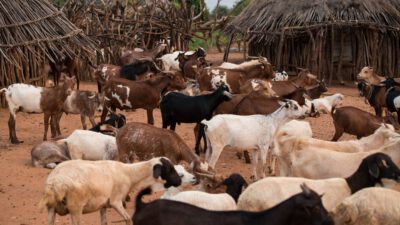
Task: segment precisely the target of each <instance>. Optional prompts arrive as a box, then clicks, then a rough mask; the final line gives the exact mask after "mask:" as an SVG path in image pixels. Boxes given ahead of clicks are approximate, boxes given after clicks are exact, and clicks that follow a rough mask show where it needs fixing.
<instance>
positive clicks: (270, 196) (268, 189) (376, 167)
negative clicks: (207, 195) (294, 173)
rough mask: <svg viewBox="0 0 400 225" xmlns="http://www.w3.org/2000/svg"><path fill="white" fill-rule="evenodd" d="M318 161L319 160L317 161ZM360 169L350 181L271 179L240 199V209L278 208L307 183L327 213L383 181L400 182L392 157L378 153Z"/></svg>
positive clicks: (252, 186)
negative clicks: (350, 197) (361, 191)
mask: <svg viewBox="0 0 400 225" xmlns="http://www.w3.org/2000/svg"><path fill="white" fill-rule="evenodd" d="M316 160H318V159H316ZM357 166H358V169H357V170H355V171H353V174H352V175H351V176H349V177H347V178H330V179H322V180H313V179H306V178H301V177H268V178H264V179H262V180H260V181H257V182H255V183H253V184H251V185H250V186H249V187H248V188H247V189H246V190H245V191H244V192H243V193H242V194H241V195H240V197H239V200H238V209H241V210H249V211H261V210H265V209H268V208H271V207H273V206H275V205H276V204H278V203H280V202H281V201H283V200H285V199H287V198H289V197H290V196H292V195H294V194H296V193H298V192H299V185H301V184H303V183H305V184H306V185H307V186H309V187H310V188H312V189H313V190H315V191H316V192H317V193H319V194H323V196H322V202H323V204H324V206H325V208H326V209H327V210H331V209H333V208H334V207H335V206H337V205H338V204H339V203H340V202H341V201H342V200H343V199H344V198H346V197H347V196H350V195H351V194H353V193H355V192H357V191H359V190H361V189H362V188H366V187H373V186H375V185H376V184H379V183H380V182H381V180H383V179H393V180H396V181H400V169H399V168H398V167H397V166H396V164H394V162H393V161H392V160H391V158H390V157H389V156H388V155H385V154H382V153H376V154H373V155H370V156H368V157H366V158H365V159H363V160H362V162H361V163H360V164H357Z"/></svg>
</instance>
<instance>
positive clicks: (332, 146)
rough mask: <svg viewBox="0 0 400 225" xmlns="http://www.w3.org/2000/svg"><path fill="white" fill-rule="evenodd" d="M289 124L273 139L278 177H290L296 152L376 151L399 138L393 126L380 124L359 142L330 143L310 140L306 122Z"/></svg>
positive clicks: (308, 127)
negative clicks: (373, 131) (309, 150)
mask: <svg viewBox="0 0 400 225" xmlns="http://www.w3.org/2000/svg"><path fill="white" fill-rule="evenodd" d="M291 123H292V121H291V122H289V123H286V124H285V125H283V126H282V127H281V128H280V129H279V130H278V131H277V132H276V134H275V138H274V149H273V152H274V155H275V156H276V157H277V158H278V161H279V170H280V176H291V174H292V170H291V165H292V159H293V158H292V154H296V152H298V151H302V150H307V149H316V148H322V149H327V150H332V151H338V152H364V151H371V150H376V149H378V148H380V147H381V146H384V145H387V144H389V143H391V142H392V141H393V140H394V139H396V138H398V137H400V135H399V134H397V133H396V132H394V128H393V126H387V125H383V124H382V126H381V127H379V128H378V129H377V130H376V131H375V133H374V134H372V135H370V136H368V137H364V138H362V139H360V140H350V141H340V142H331V141H325V140H319V139H315V138H312V135H311V134H312V133H311V127H310V125H309V124H308V122H303V124H300V123H299V124H291ZM299 154H301V152H300V153H299Z"/></svg>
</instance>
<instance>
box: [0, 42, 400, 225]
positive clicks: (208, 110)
mask: <svg viewBox="0 0 400 225" xmlns="http://www.w3.org/2000/svg"><path fill="white" fill-rule="evenodd" d="M165 48H166V46H165V45H163V44H161V45H159V46H157V47H156V48H155V49H153V50H151V51H148V52H146V51H144V52H135V51H127V52H125V53H124V54H123V55H122V56H121V66H116V65H109V64H102V65H99V66H97V68H96V69H95V71H94V74H95V75H94V76H95V78H96V80H97V83H98V91H99V93H96V92H91V91H82V90H73V88H74V85H75V82H76V81H75V78H74V77H72V78H70V77H67V76H64V77H62V80H63V81H62V82H61V83H62V84H60V86H54V87H35V86H32V85H26V84H12V85H10V86H9V87H7V88H3V89H1V90H0V93H2V92H4V93H5V97H6V100H7V103H8V107H9V110H10V118H9V122H8V126H9V136H10V141H11V142H12V143H14V144H18V143H21V142H22V141H20V140H19V139H18V138H17V135H16V115H17V112H19V111H23V112H31V113H43V114H44V126H45V130H44V136H43V140H44V142H42V143H39V144H37V145H36V146H34V147H33V149H32V151H31V158H32V165H33V166H35V167H47V168H51V169H53V171H52V172H51V173H50V174H49V176H48V177H47V180H46V183H45V189H44V195H43V198H42V200H41V202H40V204H39V205H40V206H41V207H42V208H46V209H47V210H48V224H54V223H55V215H56V214H58V215H66V214H70V215H71V220H72V224H74V225H77V224H80V218H81V216H82V214H85V213H90V212H94V211H100V218H101V224H102V225H104V224H107V218H106V208H109V207H112V208H114V209H115V210H116V211H117V212H118V213H119V214H120V215H121V216H122V217H123V219H124V221H125V222H126V224H132V223H134V224H137V225H169V224H174V225H180V224H182V225H207V224H209V225H211V224H215V225H224V224H226V225H236V224H237V225H255V224H271V225H295V224H296V225H303V224H304V225H306V224H307V225H310V224H321V225H330V224H339V225H340V224H358V225H368V224H371V225H372V224H373V225H377V224H382V225H383V224H385V225H388V224H393V225H395V224H396V225H398V224H400V204H399V201H400V193H399V192H397V191H395V190H391V189H389V188H379V187H374V186H376V185H381V186H387V185H390V184H391V183H395V182H400V169H399V168H398V166H397V165H396V163H398V162H400V152H399V149H398V148H399V146H400V135H399V134H398V133H396V132H395V129H394V127H396V128H397V127H398V121H396V120H394V119H393V118H392V117H391V116H390V115H391V114H390V113H386V114H387V116H386V117H382V108H383V107H386V108H388V109H389V110H390V111H392V112H393V111H396V112H397V110H398V109H399V108H400V98H399V97H398V96H400V91H398V90H397V89H396V87H395V85H396V81H395V80H393V79H391V78H384V77H380V76H378V75H377V74H376V73H374V71H373V69H372V68H370V67H365V68H363V69H362V70H361V72H360V73H359V75H358V78H359V79H360V81H359V83H358V90H359V92H360V95H361V96H365V98H366V101H368V102H369V104H370V105H371V106H373V107H374V109H375V112H376V116H374V115H372V114H370V113H368V112H365V111H363V110H361V109H358V108H355V107H353V106H343V107H340V108H337V106H338V105H340V104H342V100H343V98H344V96H343V95H342V94H340V93H337V94H333V95H330V96H325V97H321V95H322V94H323V93H324V92H326V91H327V88H326V86H325V84H324V82H323V81H319V80H318V79H317V77H316V76H315V75H313V74H311V73H310V72H309V71H308V70H305V69H299V71H298V74H297V76H294V77H293V78H291V79H288V76H287V75H286V73H284V72H282V73H279V75H278V73H275V72H274V71H273V67H272V65H271V64H270V63H269V62H268V60H267V59H266V58H262V57H258V58H256V59H253V60H250V61H247V62H243V63H241V64H233V63H223V64H222V65H220V66H210V65H209V63H208V62H207V60H206V59H205V57H206V53H205V52H204V50H203V49H201V48H198V49H197V50H196V51H194V52H173V53H170V54H164V55H162V54H163V53H164V51H165ZM158 61H161V62H162V68H163V70H161V69H160V68H159V67H161V66H160V65H161V64H160V65H158V63H157V62H158ZM138 108H143V109H145V110H146V111H147V121H148V124H144V123H138V122H129V123H126V118H125V116H123V115H122V114H117V113H116V109H120V110H135V109H138ZM155 108H160V111H161V115H162V128H159V127H156V126H154V125H153V124H154V118H153V110H154V109H155ZM96 110H97V111H102V114H101V122H100V123H97V124H96V122H95V119H94V115H95V113H96ZM63 113H72V114H80V116H81V119H82V126H83V130H75V131H74V132H72V133H71V134H70V135H69V136H67V137H62V136H61V129H60V125H59V124H60V120H61V116H62V114H63ZM321 113H326V114H331V115H332V118H333V122H334V126H335V134H334V137H333V138H332V141H324V140H319V139H315V138H313V137H312V130H311V126H310V124H309V123H308V122H306V121H301V120H295V119H302V118H305V117H308V116H310V117H318V116H319V115H320V114H321ZM107 115H108V117H109V118H108V119H107ZM398 115H400V113H399V114H398ZM86 116H88V117H89V118H90V122H91V124H92V126H93V127H92V128H91V129H90V130H86V121H85V118H86ZM399 118H400V116H399ZM180 123H193V124H196V127H195V129H194V131H195V132H194V133H195V136H196V144H195V146H193V147H192V148H191V147H189V146H188V145H187V144H186V143H185V141H184V140H183V139H182V138H181V137H180V136H179V135H178V134H177V133H175V132H174V130H175V128H176V124H178V125H179V124H180ZM389 123H391V124H389ZM49 125H50V130H51V134H52V138H53V139H52V140H51V141H46V139H47V131H48V127H49ZM168 127H169V128H170V129H169V130H168V129H165V128H168ZM344 132H346V133H349V134H353V135H356V136H357V138H358V139H359V140H351V141H341V142H336V141H337V140H338V139H339V138H340V137H341V136H342V134H343V133H344ZM202 139H203V140H204V149H205V155H204V159H203V157H200V153H201V140H202ZM225 147H237V148H239V149H241V150H246V151H249V152H251V155H252V157H251V158H252V160H251V162H252V179H253V181H254V182H253V183H252V184H250V185H248V184H247V182H246V181H245V179H244V178H243V177H242V176H241V175H240V174H238V173H235V171H231V172H232V174H231V175H230V176H229V177H223V176H221V175H217V174H216V171H215V167H216V164H217V162H218V159H219V157H220V155H221V153H222V150H223V149H226V148H225ZM196 153H197V154H196ZM269 153H272V154H271V156H272V157H271V162H270V164H269V167H268V168H269V171H267V167H266V165H267V156H268V155H269ZM64 161H65V162H64ZM138 161H139V162H138ZM258 161H260V169H259V170H258V168H257V165H258ZM181 162H186V164H185V167H183V166H182V165H179V164H178V163H181ZM276 162H277V163H278V168H279V170H277V171H275V167H276V166H275V163H276ZM187 170H189V171H190V172H191V173H189V172H188V171H187ZM257 171H260V172H259V173H257ZM236 172H237V171H236ZM266 172H269V173H271V174H272V175H277V176H269V177H266ZM259 175H260V176H261V179H259ZM189 186H192V187H191V188H192V189H195V190H192V191H183V188H185V189H188V188H189ZM221 188H224V189H225V190H221ZM242 190H243V191H242ZM156 191H164V194H163V196H162V197H161V198H162V199H159V200H154V201H152V202H150V203H145V202H143V201H142V197H143V196H144V195H147V194H150V193H152V192H156ZM222 192H224V193H222ZM130 196H134V200H133V201H132V202H130V203H127V202H128V201H130ZM126 204H132V205H133V209H134V214H133V216H131V215H130V214H128V213H127V211H126V210H125V205H126Z"/></svg>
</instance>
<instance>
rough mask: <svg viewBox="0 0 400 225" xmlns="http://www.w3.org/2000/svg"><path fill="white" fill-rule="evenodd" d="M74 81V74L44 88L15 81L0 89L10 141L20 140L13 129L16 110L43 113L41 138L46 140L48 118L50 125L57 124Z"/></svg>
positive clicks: (17, 141) (55, 133)
mask: <svg viewBox="0 0 400 225" xmlns="http://www.w3.org/2000/svg"><path fill="white" fill-rule="evenodd" d="M75 83H76V79H75V76H73V77H72V78H69V77H67V76H64V84H63V86H56V87H48V88H46V87H35V86H33V85H29V84H23V83H17V84H12V85H10V86H8V87H7V88H3V89H1V90H0V94H1V93H3V92H5V95H6V100H7V103H8V108H9V110H10V118H9V120H8V129H9V134H10V141H11V143H13V144H19V143H21V142H22V141H19V140H18V138H17V133H16V131H15V119H16V116H17V112H19V111H22V112H27V113H44V136H43V140H47V130H48V128H49V119H50V118H51V123H52V127H57V126H58V124H57V123H58V121H57V115H58V114H60V112H61V111H62V108H63V106H64V101H65V99H67V97H68V95H70V94H71V92H72V89H73V88H74V86H75ZM52 130H53V129H52ZM57 135H60V134H57V132H52V137H55V136H57Z"/></svg>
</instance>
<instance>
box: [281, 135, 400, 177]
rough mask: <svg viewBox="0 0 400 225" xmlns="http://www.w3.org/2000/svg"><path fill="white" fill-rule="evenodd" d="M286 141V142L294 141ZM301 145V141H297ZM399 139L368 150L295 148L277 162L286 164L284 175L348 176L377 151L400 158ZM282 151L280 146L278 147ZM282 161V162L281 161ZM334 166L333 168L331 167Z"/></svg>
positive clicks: (395, 159)
mask: <svg viewBox="0 0 400 225" xmlns="http://www.w3.org/2000/svg"><path fill="white" fill-rule="evenodd" d="M296 141H297V139H294V142H289V141H287V142H286V144H288V145H291V144H293V143H296ZM298 144H300V145H301V142H300V143H298ZM399 146H400V139H399V138H395V139H393V141H392V142H390V143H389V144H387V145H385V146H383V147H381V148H379V149H377V150H372V151H368V152H353V153H348V152H338V151H332V150H329V149H325V148H319V147H307V148H304V149H303V148H296V151H292V152H288V153H285V154H286V155H285V157H280V158H279V162H280V163H285V164H286V165H288V167H289V169H288V171H286V174H282V175H286V176H295V177H305V178H310V179H324V178H331V177H348V176H350V175H351V173H352V172H353V171H355V170H356V169H357V165H358V164H359V163H360V162H361V161H362V159H363V158H365V157H367V156H368V155H372V154H374V153H377V152H382V153H385V154H388V155H389V156H390V157H391V158H392V159H393V161H395V162H398V161H399V160H400V152H399V150H398V148H399ZM280 150H281V153H280V154H283V153H282V148H281V149H280ZM282 161H283V162H282ZM332 168H335V169H332Z"/></svg>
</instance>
